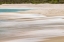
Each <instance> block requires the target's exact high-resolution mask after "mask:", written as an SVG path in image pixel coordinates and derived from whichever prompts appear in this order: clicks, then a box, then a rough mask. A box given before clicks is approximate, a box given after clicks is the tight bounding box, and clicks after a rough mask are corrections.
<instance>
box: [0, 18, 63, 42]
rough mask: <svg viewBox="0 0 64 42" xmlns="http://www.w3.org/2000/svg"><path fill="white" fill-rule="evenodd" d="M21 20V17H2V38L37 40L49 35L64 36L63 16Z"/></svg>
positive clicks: (0, 29) (0, 38)
mask: <svg viewBox="0 0 64 42" xmlns="http://www.w3.org/2000/svg"><path fill="white" fill-rule="evenodd" d="M42 18H43V17H42ZM44 18H45V17H44ZM28 20H30V19H28ZM19 21H20V19H19V18H15V19H11V20H7V19H0V40H3V41H6V42H26V41H27V42H36V41H37V40H40V39H44V38H47V37H54V36H64V19H62V18H61V17H60V18H55V17H54V18H51V19H49V18H48V19H45V20H43V19H36V20H33V21H27V20H23V21H22V20H21V21H20V22H19ZM14 39H16V40H14ZM8 40H10V41H8Z"/></svg>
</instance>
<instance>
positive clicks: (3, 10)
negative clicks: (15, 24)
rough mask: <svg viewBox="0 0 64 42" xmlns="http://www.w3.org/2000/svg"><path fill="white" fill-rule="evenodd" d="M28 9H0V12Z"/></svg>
mask: <svg viewBox="0 0 64 42" xmlns="http://www.w3.org/2000/svg"><path fill="white" fill-rule="evenodd" d="M27 10H30V9H0V13H3V12H19V11H27Z"/></svg>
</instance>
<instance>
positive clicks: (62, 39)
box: [41, 36, 64, 42]
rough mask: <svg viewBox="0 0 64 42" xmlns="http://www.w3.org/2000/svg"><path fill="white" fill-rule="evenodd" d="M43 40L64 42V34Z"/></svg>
mask: <svg viewBox="0 0 64 42" xmlns="http://www.w3.org/2000/svg"><path fill="white" fill-rule="evenodd" d="M41 42H64V36H62V37H53V38H49V39H48V40H46V41H41Z"/></svg>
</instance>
